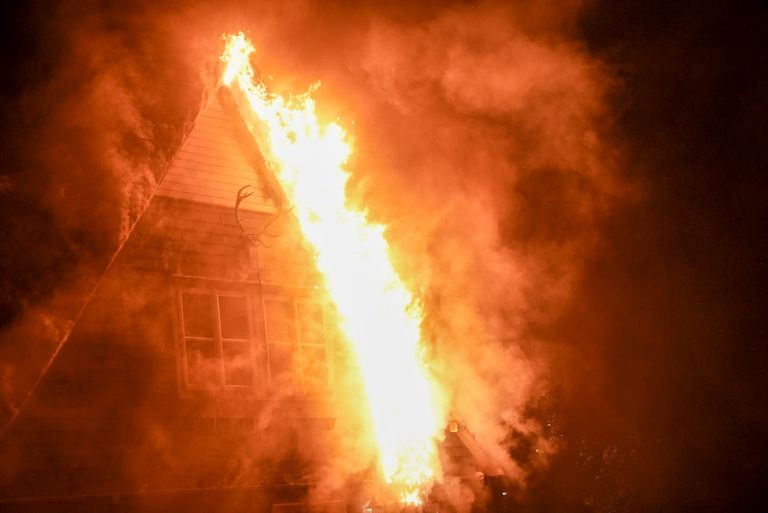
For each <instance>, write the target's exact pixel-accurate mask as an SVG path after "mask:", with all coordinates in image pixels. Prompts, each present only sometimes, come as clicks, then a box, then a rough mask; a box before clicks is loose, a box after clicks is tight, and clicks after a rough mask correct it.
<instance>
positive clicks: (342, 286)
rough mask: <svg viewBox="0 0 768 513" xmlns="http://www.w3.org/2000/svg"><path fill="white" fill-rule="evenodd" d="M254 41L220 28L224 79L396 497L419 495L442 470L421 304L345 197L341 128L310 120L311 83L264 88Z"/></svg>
mask: <svg viewBox="0 0 768 513" xmlns="http://www.w3.org/2000/svg"><path fill="white" fill-rule="evenodd" d="M253 51H254V48H253V46H252V44H251V43H250V42H249V41H248V40H247V39H246V38H245V36H244V35H243V34H242V33H240V34H236V35H231V36H228V37H227V38H226V49H225V51H224V54H223V55H222V57H221V59H222V61H223V62H224V64H225V70H224V74H223V78H222V80H223V82H224V84H225V85H227V86H229V87H230V88H231V89H232V90H233V92H235V93H238V94H240V97H238V99H239V100H240V99H242V100H243V101H240V102H239V103H241V105H240V108H241V111H242V112H241V113H242V114H243V117H244V118H245V120H246V123H248V124H249V129H250V131H251V133H252V134H253V136H254V137H255V138H256V141H257V143H258V144H259V147H260V149H261V150H262V153H263V155H264V157H265V160H266V161H267V165H268V166H269V167H270V168H271V170H272V172H273V173H274V174H275V176H276V177H277V179H278V181H279V182H280V184H281V185H282V187H283V190H284V191H285V194H286V196H287V197H288V198H289V200H290V202H291V203H292V204H293V209H294V210H293V211H294V213H295V215H296V217H297V219H298V222H299V225H300V227H301V230H302V233H303V235H304V237H305V239H306V240H307V241H308V242H309V244H310V245H311V246H312V247H313V249H314V252H315V258H316V263H317V267H318V269H319V270H320V272H321V274H322V275H323V277H324V280H325V286H326V288H327V290H328V292H329V295H330V297H331V299H332V301H333V302H334V304H335V306H336V309H337V310H338V312H339V315H340V318H341V321H340V322H341V326H340V328H341V330H342V332H343V333H344V335H345V338H346V339H347V340H348V342H349V343H350V345H351V347H352V350H353V353H354V354H355V356H356V359H357V362H358V364H359V367H360V371H361V374H362V376H363V379H364V383H365V392H366V397H367V400H368V402H369V409H370V412H371V417H372V419H371V420H372V424H373V426H372V427H373V432H374V434H375V437H376V440H377V445H378V454H379V462H380V466H381V470H382V472H383V475H384V478H385V479H386V481H387V483H390V484H391V485H392V486H393V488H394V490H395V491H396V493H397V494H398V495H399V497H400V500H401V501H402V502H403V503H407V504H419V503H420V502H421V500H422V496H423V495H424V494H425V493H426V491H427V489H428V487H429V486H430V485H431V483H432V482H433V481H434V479H435V478H436V477H438V474H439V472H440V465H439V460H438V457H437V451H436V439H437V438H438V437H439V436H440V434H441V432H442V427H443V425H444V419H445V416H444V413H443V411H442V407H441V406H440V401H439V400H438V397H439V394H438V390H437V387H436V385H435V383H434V382H433V381H432V380H431V378H430V374H429V372H428V371H427V369H426V364H425V362H424V358H423V354H422V349H421V347H420V340H421V329H420V325H421V320H422V317H423V313H422V311H421V308H420V306H419V305H418V304H416V303H415V302H414V301H413V296H412V294H411V293H410V292H409V291H408V289H407V288H406V287H405V285H404V284H403V282H402V280H401V279H400V277H399V276H398V275H397V273H396V271H395V270H394V268H393V266H392V263H391V262H390V259H389V248H388V245H387V242H386V240H385V239H384V236H383V231H384V227H383V226H381V225H377V224H373V223H371V222H369V221H368V220H367V219H366V215H365V213H364V212H360V211H355V210H352V209H350V208H348V207H347V205H346V195H345V185H346V183H347V180H348V178H349V176H350V175H349V173H348V172H347V171H346V170H345V169H344V166H345V164H346V162H347V160H348V158H349V156H350V154H351V148H350V144H349V142H348V140H347V135H346V133H345V131H344V129H343V128H342V127H341V126H340V125H338V124H336V123H329V124H325V125H323V124H321V123H320V122H319V121H318V119H317V116H316V114H315V103H314V100H313V99H312V98H311V97H310V93H311V91H312V89H310V91H309V92H307V93H305V94H303V95H298V96H289V97H287V98H286V97H283V96H281V95H278V94H274V93H271V92H270V91H269V90H268V89H267V88H266V86H265V85H264V84H263V83H262V82H261V81H259V80H257V79H256V77H255V74H254V70H253V68H252V66H251V64H250V60H249V56H250V54H251V53H252V52H253ZM236 96H237V95H236ZM242 103H244V104H245V105H242ZM244 107H245V108H244Z"/></svg>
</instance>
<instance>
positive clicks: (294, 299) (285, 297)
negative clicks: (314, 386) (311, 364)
mask: <svg viewBox="0 0 768 513" xmlns="http://www.w3.org/2000/svg"><path fill="white" fill-rule="evenodd" d="M267 301H283V302H289V303H290V304H291V307H292V311H293V328H294V330H295V333H294V334H295V338H296V340H295V341H294V343H293V344H290V343H285V342H282V341H275V342H273V341H271V340H270V336H269V322H268V321H267V306H266V302H267ZM300 303H303V304H311V305H316V306H318V307H320V312H321V314H322V319H321V320H322V338H323V342H322V343H320V344H317V343H311V342H303V341H302V340H301V329H300V321H299V307H298V305H299V304H300ZM261 312H262V316H263V320H262V322H263V326H264V349H265V355H266V367H267V373H266V376H267V381H268V383H269V390H270V391H273V392H274V391H276V389H277V387H278V386H280V384H279V383H275V379H274V377H273V376H272V362H271V353H270V345H272V344H275V345H284V346H290V345H295V347H296V349H295V351H296V355H295V358H297V359H300V358H301V355H302V352H303V347H302V346H310V347H316V348H322V349H323V350H324V352H325V387H326V389H330V387H331V383H332V376H333V374H332V369H331V359H330V356H331V347H330V340H329V337H328V312H327V311H326V305H325V303H324V302H323V301H321V300H320V299H315V298H312V297H305V296H298V295H290V294H284V293H275V292H269V293H263V294H262V296H261ZM294 372H296V373H297V374H298V379H299V386H298V389H297V390H291V391H290V393H298V394H301V395H305V396H306V395H310V394H311V393H312V392H315V391H313V390H310V389H308V388H307V386H306V376H305V373H304V371H303V370H294ZM314 395H317V394H314Z"/></svg>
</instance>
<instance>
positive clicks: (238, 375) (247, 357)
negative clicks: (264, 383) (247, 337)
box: [222, 340, 253, 385]
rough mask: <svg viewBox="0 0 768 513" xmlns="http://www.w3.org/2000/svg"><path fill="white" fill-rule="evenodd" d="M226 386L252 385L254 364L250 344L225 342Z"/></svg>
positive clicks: (223, 343)
mask: <svg viewBox="0 0 768 513" xmlns="http://www.w3.org/2000/svg"><path fill="white" fill-rule="evenodd" d="M222 349H223V352H224V384H225V385H252V384H253V362H252V360H251V344H250V342H231V341H227V340H225V341H223V342H222Z"/></svg>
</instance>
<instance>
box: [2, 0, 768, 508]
mask: <svg viewBox="0 0 768 513" xmlns="http://www.w3.org/2000/svg"><path fill="white" fill-rule="evenodd" d="M123 4H124V3H121V2H116V3H114V4H112V3H109V2H106V3H105V2H77V3H67V2H31V3H29V4H28V5H25V6H23V7H11V8H9V7H3V9H5V12H3V16H2V18H3V21H4V22H5V27H4V29H3V31H2V38H3V43H2V55H3V62H2V69H3V79H2V82H1V84H2V85H1V87H2V88H1V89H0V91H1V94H2V104H1V106H0V120H1V121H0V130H2V136H1V137H0V144H2V146H3V147H2V151H0V173H1V175H0V216H1V218H2V226H3V230H2V238H0V284H1V288H0V323H1V325H2V332H3V334H2V335H1V336H0V344H1V345H0V392H2V397H3V403H2V405H0V415H2V416H3V418H6V417H7V416H8V415H9V414H10V412H12V411H13V409H14V408H15V407H16V404H17V402H18V398H19V397H20V396H22V395H23V393H24V390H25V387H27V386H28V385H29V383H30V382H31V380H32V379H33V377H34V376H35V373H36V372H37V371H38V370H39V368H40V366H41V364H42V362H43V361H44V360H45V358H46V357H47V355H48V354H49V351H50V349H51V347H52V344H51V341H53V340H55V339H56V338H57V336H58V335H59V334H60V333H61V332H62V329H63V327H64V326H65V325H66V323H67V321H68V320H70V319H71V318H72V316H73V315H74V313H75V312H76V310H77V307H78V305H79V301H80V298H82V297H83V295H84V294H85V291H87V290H88V288H89V286H90V284H91V283H92V281H93V279H94V278H95V276H97V275H98V273H99V272H100V270H101V269H102V268H103V266H104V265H105V263H106V261H107V260H108V258H109V256H110V255H111V253H112V251H114V249H115V248H116V247H117V245H118V244H119V242H120V240H121V238H122V237H124V236H125V235H126V234H127V233H128V229H129V227H130V225H131V223H132V221H133V219H135V217H136V215H137V214H138V213H139V212H140V211H141V208H142V206H143V205H144V204H145V203H146V201H147V198H148V197H149V194H150V191H151V189H152V185H153V183H154V182H155V180H157V179H158V178H159V177H160V176H161V174H162V171H163V169H164V166H166V165H167V163H168V160H169V159H170V158H171V156H172V155H173V152H174V151H175V149H176V148H177V146H178V144H179V142H180V139H181V135H182V133H183V130H184V127H185V126H186V125H187V124H188V123H189V122H190V121H191V120H192V119H194V115H195V113H196V111H197V109H198V108H199V104H200V99H201V97H202V94H203V90H204V88H205V87H207V86H209V85H210V84H212V83H214V82H215V80H216V58H217V56H218V52H219V51H220V49H221V46H220V45H221V41H220V39H219V35H220V34H221V33H223V32H232V31H238V30H244V31H246V32H247V33H248V34H249V35H250V36H251V37H252V39H253V41H254V43H255V46H256V47H257V56H256V60H257V62H258V64H259V66H261V67H262V70H264V72H265V73H266V74H269V75H272V76H273V77H274V81H273V84H274V87H275V88H276V89H279V90H284V91H294V92H301V91H303V90H305V89H306V88H307V87H308V86H309V84H311V83H313V82H314V81H316V80H321V81H322V84H323V85H322V87H321V88H320V90H319V91H318V92H317V94H316V96H317V98H318V104H319V108H320V109H321V111H322V113H323V114H324V115H326V116H328V117H329V118H336V117H338V118H339V120H340V122H341V123H342V124H344V125H345V126H347V128H348V129H349V131H350V132H351V134H352V135H353V137H354V147H355V156H354V157H353V160H352V162H351V166H350V168H351V169H352V171H353V172H354V177H353V179H352V182H351V184H350V193H351V194H352V196H353V198H354V200H355V201H356V202H358V203H360V204H364V205H365V206H366V208H368V210H369V212H370V215H371V217H372V218H373V219H375V220H377V221H380V222H382V223H385V224H387V225H388V226H389V229H388V230H387V236H388V238H389V240H390V242H391V243H392V246H393V252H394V255H395V257H396V259H397V262H398V266H399V268H400V269H401V271H402V272H403V274H404V276H405V279H406V281H409V282H410V283H411V284H412V285H413V286H414V287H417V288H418V289H419V290H421V291H422V295H423V297H422V299H423V301H424V305H425V309H426V311H427V321H426V323H425V327H426V330H427V332H428V333H429V339H430V344H431V345H430V349H431V351H432V353H433V357H434V362H435V371H436V372H437V374H438V375H439V376H441V379H443V380H444V381H446V382H449V383H451V385H450V386H449V387H448V388H449V389H450V390H449V394H450V397H451V402H452V404H453V406H454V408H455V411H454V412H453V413H454V414H455V415H457V417H459V418H460V420H462V422H464V423H466V424H467V425H468V426H469V427H470V428H471V429H472V430H473V432H475V433H476V434H478V435H479V437H480V438H482V439H484V440H485V441H486V443H487V444H488V445H489V446H491V447H493V448H494V449H492V450H495V451H497V452H496V456H497V457H498V459H499V460H500V461H503V462H504V465H505V466H506V469H507V471H508V472H510V473H511V474H513V475H515V476H516V477H517V478H519V480H520V482H521V483H524V488H525V491H524V492H523V493H522V494H521V498H520V501H521V504H520V508H521V509H522V510H524V511H564V510H565V511H601V512H602V511H605V512H607V511H649V510H664V511H670V510H696V511H702V510H712V511H715V510H728V509H731V510H734V509H739V507H741V508H742V509H744V508H745V507H746V506H754V502H755V501H758V500H764V499H762V497H761V496H760V495H759V490H758V489H759V485H760V483H761V481H762V476H763V475H764V474H765V473H766V471H767V470H768V469H767V468H766V463H765V461H766V456H768V451H766V440H765V436H766V434H768V433H767V430H766V427H768V426H766V424H767V423H768V412H766V410H765V409H764V406H763V404H762V401H761V399H762V397H761V396H762V393H763V390H765V389H766V385H768V383H766V381H767V380H766V378H765V374H766V372H765V368H766V365H767V364H768V353H767V352H766V347H765V346H766V340H768V339H767V336H768V333H766V330H765V323H764V320H763V318H764V317H765V315H764V312H763V310H764V309H765V306H766V303H767V300H766V296H765V292H764V287H763V284H762V281H763V280H762V277H763V276H762V271H763V269H762V268H763V264H764V263H765V258H766V257H765V256H764V255H765V253H764V251H765V249H766V248H765V244H764V240H765V235H764V233H763V232H764V230H765V228H764V227H765V226H768V219H766V214H765V211H766V209H765V197H766V194H768V190H766V189H767V188H766V177H765V174H764V173H765V170H766V164H768V162H766V158H765V157H766V149H765V148H766V145H765V143H764V141H763V137H761V136H762V135H763V133H764V132H765V130H766V119H767V118H766V93H768V91H766V76H768V75H766V73H765V64H766V63H765V60H766V57H765V52H764V48H765V47H766V43H767V42H766V41H765V36H764V32H765V31H764V29H763V25H764V22H765V16H764V14H765V11H764V8H760V7H756V6H753V5H747V4H745V5H740V6H734V5H731V4H729V3H726V2H720V3H718V2H679V3H676V4H675V5H669V3H668V2H642V3H641V2H579V1H576V0H563V1H560V2H554V3H547V4H546V5H540V3H537V2H532V1H531V2H527V1H525V2H518V3H514V4H513V5H507V3H504V2H498V3H495V2H453V3H451V2H421V3H411V2H402V4H403V5H399V4H398V3H397V2H360V3H356V4H355V5H354V6H347V5H345V2H312V1H309V0H307V1H299V2H252V3H249V2H166V3H163V4H161V5H158V4H157V3H155V2H145V3H143V4H142V3H138V2H130V3H125V5H123ZM412 4H418V5H412ZM478 347H482V348H483V349H484V350H483V351H479V350H478ZM466 362H471V365H465V364H464V363H466ZM467 384H471V386H467ZM470 413H471V415H470ZM537 451H538V452H537Z"/></svg>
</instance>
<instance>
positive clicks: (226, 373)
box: [180, 289, 254, 388]
mask: <svg viewBox="0 0 768 513" xmlns="http://www.w3.org/2000/svg"><path fill="white" fill-rule="evenodd" d="M180 304H181V317H182V322H181V325H182V339H183V342H184V344H183V353H184V379H185V384H186V386H187V388H211V387H220V386H224V387H247V386H253V384H254V344H253V336H252V332H253V330H252V327H251V316H250V311H251V308H250V304H249V301H248V296H247V295H246V294H244V293H239V292H234V291H210V290H202V289H191V290H182V291H181V292H180Z"/></svg>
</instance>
